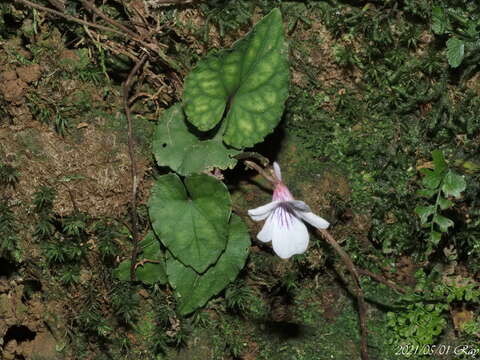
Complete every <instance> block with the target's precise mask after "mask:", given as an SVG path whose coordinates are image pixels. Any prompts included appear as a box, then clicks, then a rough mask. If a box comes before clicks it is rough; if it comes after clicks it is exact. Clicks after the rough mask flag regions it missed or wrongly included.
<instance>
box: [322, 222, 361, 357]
mask: <svg viewBox="0 0 480 360" xmlns="http://www.w3.org/2000/svg"><path fill="white" fill-rule="evenodd" d="M317 232H318V233H320V235H321V236H322V237H323V238H324V239H325V240H326V241H327V242H328V243H329V244H330V246H331V247H333V249H334V250H335V251H336V252H337V254H338V255H340V257H341V258H342V260H343V263H344V264H345V266H346V267H347V269H348V271H349V272H350V274H351V275H352V278H353V280H354V284H355V288H356V294H355V296H356V297H357V304H358V317H359V319H360V331H361V335H362V336H361V340H360V355H361V357H362V360H368V350H367V336H368V328H367V321H366V312H367V305H366V303H365V296H364V294H363V290H362V286H361V285H360V277H359V276H358V272H357V269H356V268H355V265H354V264H353V261H352V259H351V258H350V256H348V254H347V253H346V252H345V250H343V248H342V247H341V246H340V245H339V244H338V243H337V241H336V240H335V239H334V237H333V236H332V235H330V233H329V232H328V231H327V230H325V229H317Z"/></svg>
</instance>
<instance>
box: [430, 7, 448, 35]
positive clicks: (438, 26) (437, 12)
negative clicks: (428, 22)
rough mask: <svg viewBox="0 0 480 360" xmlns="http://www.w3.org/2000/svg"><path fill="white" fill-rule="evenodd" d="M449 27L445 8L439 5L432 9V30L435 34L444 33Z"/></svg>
mask: <svg viewBox="0 0 480 360" xmlns="http://www.w3.org/2000/svg"><path fill="white" fill-rule="evenodd" d="M449 29H450V21H449V20H448V17H447V14H446V13H445V10H444V9H443V8H442V7H440V6H435V7H434V8H433V9H432V30H433V32H434V33H435V34H437V35H442V34H445V33H446V32H447V31H448V30H449Z"/></svg>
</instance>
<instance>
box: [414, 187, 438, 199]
mask: <svg viewBox="0 0 480 360" xmlns="http://www.w3.org/2000/svg"><path fill="white" fill-rule="evenodd" d="M436 193H437V190H435V189H420V190H418V191H417V195H420V196H424V197H426V198H427V199H428V198H431V197H432V196H433V195H435V194H436Z"/></svg>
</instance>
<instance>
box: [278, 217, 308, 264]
mask: <svg viewBox="0 0 480 360" xmlns="http://www.w3.org/2000/svg"><path fill="white" fill-rule="evenodd" d="M273 220H274V226H273V234H272V235H273V236H272V245H273V250H274V251H275V253H276V254H277V255H278V256H280V257H281V258H282V259H288V258H289V257H291V256H293V255H295V254H303V253H304V252H305V250H307V247H308V237H309V236H308V230H307V227H306V226H305V224H304V223H303V222H302V221H301V220H299V219H297V218H296V217H295V216H294V215H292V214H290V219H289V220H290V221H289V222H288V225H285V223H283V224H282V223H281V222H280V219H277V217H273Z"/></svg>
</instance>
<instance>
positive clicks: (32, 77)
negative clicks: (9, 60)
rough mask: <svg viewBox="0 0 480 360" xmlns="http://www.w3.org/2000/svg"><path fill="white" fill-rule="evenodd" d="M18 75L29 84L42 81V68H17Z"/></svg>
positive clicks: (35, 66)
mask: <svg viewBox="0 0 480 360" xmlns="http://www.w3.org/2000/svg"><path fill="white" fill-rule="evenodd" d="M17 74H18V77H19V78H20V79H22V80H23V81H25V82H26V83H27V84H28V83H31V82H35V81H37V80H38V79H40V76H41V75H42V68H41V66H40V65H38V64H33V65H29V66H22V67H19V68H17Z"/></svg>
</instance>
